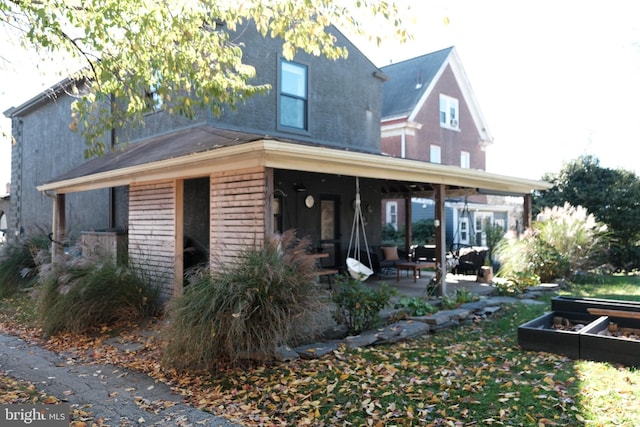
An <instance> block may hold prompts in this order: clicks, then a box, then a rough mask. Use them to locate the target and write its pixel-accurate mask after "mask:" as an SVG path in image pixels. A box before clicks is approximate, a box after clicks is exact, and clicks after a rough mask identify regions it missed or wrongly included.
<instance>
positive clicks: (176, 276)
mask: <svg viewBox="0 0 640 427" xmlns="http://www.w3.org/2000/svg"><path fill="white" fill-rule="evenodd" d="M174 196H175V199H174V211H175V216H174V221H175V223H174V230H175V244H174V245H175V246H174V248H173V253H174V263H173V265H174V268H173V296H174V297H178V296H180V295H182V292H183V291H184V180H182V179H177V180H176V182H175V195H174Z"/></svg>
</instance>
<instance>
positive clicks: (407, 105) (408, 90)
mask: <svg viewBox="0 0 640 427" xmlns="http://www.w3.org/2000/svg"><path fill="white" fill-rule="evenodd" d="M452 50H453V46H452V47H448V48H446V49H442V50H439V51H436V52H432V53H429V54H426V55H422V56H418V57H416V58H412V59H408V60H406V61H402V62H398V63H396V64H391V65H387V66H385V67H381V68H380V69H381V70H382V72H384V73H385V74H386V75H387V76H388V78H389V80H388V81H387V82H385V84H384V85H382V118H383V119H384V118H388V117H397V116H406V115H408V114H409V113H410V112H411V111H413V109H414V107H415V106H416V104H417V103H418V101H419V100H420V98H421V97H422V94H423V93H424V92H425V90H427V88H428V87H429V85H430V84H431V82H432V80H433V79H434V77H435V76H436V75H437V74H438V70H440V68H441V67H442V64H443V63H444V62H445V61H446V60H447V58H448V57H449V54H450V53H451V51H452Z"/></svg>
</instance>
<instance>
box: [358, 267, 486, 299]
mask: <svg viewBox="0 0 640 427" xmlns="http://www.w3.org/2000/svg"><path fill="white" fill-rule="evenodd" d="M385 273H386V274H383V275H381V276H380V277H378V276H377V275H373V276H371V277H369V278H368V279H367V280H366V281H365V282H364V283H365V284H366V285H368V286H371V287H374V288H377V287H379V286H380V284H382V283H386V284H387V285H389V286H390V287H392V288H395V289H396V290H397V291H398V292H399V293H400V294H401V295H404V296H407V297H424V296H425V295H426V289H427V285H428V284H429V282H430V281H431V278H432V277H433V276H434V274H435V272H432V271H422V274H421V277H419V278H416V281H415V283H414V280H413V277H412V275H411V273H410V272H409V273H408V272H405V271H401V272H400V279H399V280H398V279H397V276H396V271H395V270H391V269H390V270H389V271H387V272H385ZM446 284H447V286H446V290H447V294H448V295H454V294H455V292H456V290H457V289H461V288H464V289H466V290H468V291H469V292H471V293H472V294H474V295H478V296H487V295H491V294H493V293H495V292H496V289H495V287H493V286H492V285H491V284H488V283H483V282H478V281H477V276H476V275H464V274H453V273H448V274H447V277H446ZM434 299H437V298H434Z"/></svg>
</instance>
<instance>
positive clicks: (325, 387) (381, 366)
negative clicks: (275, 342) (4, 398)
mask: <svg viewBox="0 0 640 427" xmlns="http://www.w3.org/2000/svg"><path fill="white" fill-rule="evenodd" d="M563 294H566V295H580V296H594V297H600V298H617V299H635V300H640V280H639V279H638V277H635V276H624V277H622V276H618V277H607V278H593V279H592V280H591V282H590V283H587V284H583V285H575V286H572V287H571V288H570V289H568V290H566V291H563ZM549 299H550V297H547V298H545V301H546V302H547V304H544V305H540V306H532V305H522V304H516V305H513V306H506V307H504V308H503V310H501V311H500V312H498V313H496V314H495V315H494V316H493V317H492V318H491V319H489V320H483V321H479V322H477V323H474V324H470V325H466V326H462V327H459V328H456V329H449V330H445V331H442V332H438V333H436V334H432V335H429V336H427V337H425V338H422V339H419V340H414V341H408V342H404V343H399V344H394V345H388V346H378V347H371V348H364V349H358V350H351V349H342V350H341V351H339V352H336V353H335V354H334V355H332V356H331V357H328V358H324V359H320V360H312V361H306V360H298V361H295V362H290V363H285V364H280V365H274V366H263V367H259V368H240V367H237V368H229V369H225V370H221V371H219V372H217V373H215V374H209V373H192V374H178V373H176V372H172V371H167V370H162V369H159V368H158V360H159V355H160V351H161V350H160V349H161V343H160V342H159V340H156V341H153V342H152V343H151V342H150V343H149V344H148V345H147V346H146V347H145V349H144V351H141V352H139V353H138V354H135V355H131V354H129V355H126V354H119V353H117V350H115V349H107V348H105V349H104V351H101V352H99V353H100V354H104V357H105V358H108V359H109V361H110V362H112V363H113V362H114V361H115V362H116V363H120V364H122V365H126V366H129V367H131V368H134V369H141V370H143V371H145V372H148V373H150V374H151V375H153V376H155V377H157V378H160V379H162V380H168V381H171V383H172V384H174V385H175V386H176V388H177V390H179V391H180V392H182V393H184V394H185V396H186V398H187V399H188V400H189V401H190V402H191V403H192V404H193V405H194V406H197V407H200V408H203V409H206V410H209V411H211V412H214V413H216V414H221V415H226V416H229V417H234V418H235V417H237V418H238V419H240V420H241V422H243V423H244V424H246V425H263V426H280V425H282V426H284V425H287V426H290V425H313V426H429V425H434V426H439V425H447V426H467V425H471V426H473V425H510V426H519V425H521V426H545V425H565V426H579V425H587V426H614V425H624V426H638V425H640V371H638V370H636V369H633V368H626V367H622V366H614V365H611V364H607V363H595V362H588V361H576V360H570V359H567V358H565V357H562V356H559V355H555V354H549V353H538V352H525V351H522V350H520V348H519V347H518V344H517V327H518V325H520V324H522V323H524V322H526V321H528V320H531V319H533V318H535V317H537V316H539V315H541V314H543V313H544V312H546V311H549V310H550V304H549ZM26 305H28V304H25V303H24V301H22V302H21V304H17V303H16V301H14V302H13V303H12V304H7V303H6V302H5V303H4V304H0V314H2V313H4V314H5V315H7V314H10V313H11V312H12V310H16V307H25V306H26ZM18 313H20V315H21V317H20V316H16V315H12V317H13V319H14V321H13V322H12V323H10V324H9V323H7V318H6V317H5V318H4V320H3V322H4V324H5V325H8V326H5V328H8V327H10V328H11V329H13V330H19V331H20V330H21V331H22V333H26V332H28V331H29V329H27V328H24V327H21V326H20V325H24V323H25V322H26V321H27V319H28V318H29V310H28V309H26V308H22V309H19V310H18ZM10 315H11V314H10ZM16 319H20V321H19V322H17V321H16ZM126 333H127V334H129V335H131V336H132V337H133V336H135V333H134V332H132V331H127V332H126ZM102 341H103V339H102V338H101V337H74V338H73V340H69V339H68V338H66V337H59V336H58V337H54V338H52V339H50V340H49V341H48V342H47V343H46V345H47V346H49V347H50V348H55V349H61V347H63V346H64V343H65V342H73V343H74V346H75V347H76V349H77V351H79V352H82V349H83V348H87V349H89V348H91V349H92V354H94V355H95V354H96V352H95V347H96V345H99V344H98V342H102ZM93 358H94V361H95V356H94V357H93ZM5 380H6V378H5ZM2 381H3V380H2V379H1V377H0V390H6V389H7V387H11V384H9V385H8V386H7V385H3V383H2ZM95 415H96V416H98V415H99V414H95Z"/></svg>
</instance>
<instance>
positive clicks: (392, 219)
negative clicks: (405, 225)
mask: <svg viewBox="0 0 640 427" xmlns="http://www.w3.org/2000/svg"><path fill="white" fill-rule="evenodd" d="M386 211H387V212H386V213H387V224H391V226H392V227H393V228H394V229H395V230H397V229H398V202H387V206H386Z"/></svg>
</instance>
